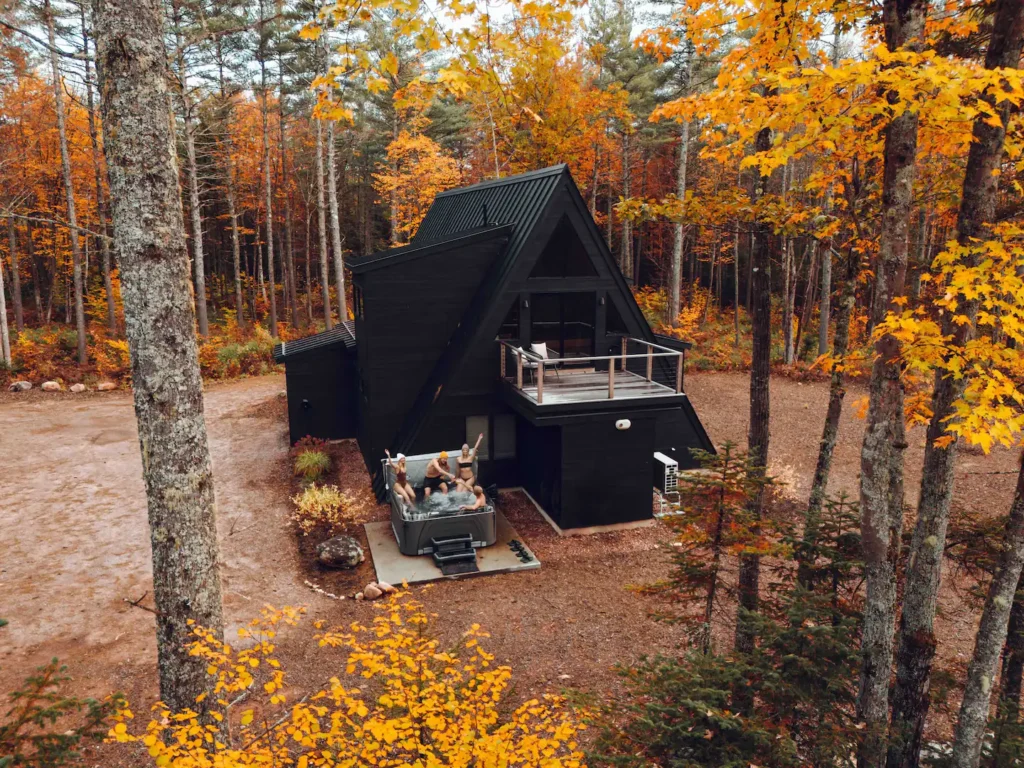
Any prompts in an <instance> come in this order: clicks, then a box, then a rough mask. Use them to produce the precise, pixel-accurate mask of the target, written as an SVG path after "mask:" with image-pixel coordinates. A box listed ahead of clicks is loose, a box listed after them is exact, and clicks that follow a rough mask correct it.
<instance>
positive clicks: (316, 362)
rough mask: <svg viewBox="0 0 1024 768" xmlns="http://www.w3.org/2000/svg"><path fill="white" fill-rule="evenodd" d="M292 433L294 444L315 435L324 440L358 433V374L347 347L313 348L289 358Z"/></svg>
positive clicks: (289, 398) (288, 386)
mask: <svg viewBox="0 0 1024 768" xmlns="http://www.w3.org/2000/svg"><path fill="white" fill-rule="evenodd" d="M285 382H286V386H287V389H288V436H289V441H290V442H291V443H292V444H294V443H295V442H296V441H297V440H300V439H301V438H303V437H305V436H306V435H312V436H313V437H319V438H321V439H323V440H336V439H340V438H346V437H355V436H356V435H357V433H358V422H359V403H358V386H359V384H358V374H357V372H356V366H355V360H354V357H353V355H351V354H348V353H346V352H345V350H344V348H341V347H333V348H326V349H316V350H310V351H309V352H308V353H305V354H301V355H295V356H290V357H288V359H287V360H286V362H285Z"/></svg>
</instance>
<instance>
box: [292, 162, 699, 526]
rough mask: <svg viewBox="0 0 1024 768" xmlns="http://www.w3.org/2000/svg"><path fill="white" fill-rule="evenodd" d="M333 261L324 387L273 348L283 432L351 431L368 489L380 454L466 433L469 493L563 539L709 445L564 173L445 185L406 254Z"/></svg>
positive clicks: (618, 518)
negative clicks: (472, 473)
mask: <svg viewBox="0 0 1024 768" xmlns="http://www.w3.org/2000/svg"><path fill="white" fill-rule="evenodd" d="M349 266H350V268H351V271H352V283H353V311H354V314H355V322H354V329H352V330H354V337H355V340H354V342H355V343H354V344H353V343H352V341H351V339H350V335H352V334H351V333H349V332H341V333H339V332H337V331H336V332H334V335H333V337H332V338H331V340H329V341H327V342H326V343H325V344H323V345H322V346H321V347H320V349H321V350H322V354H323V355H324V360H325V361H327V360H329V361H331V364H330V367H329V368H327V369H326V375H327V376H329V377H330V378H332V379H333V381H332V383H331V385H330V391H331V394H330V395H326V394H324V393H323V386H322V384H321V385H320V387H319V388H317V387H316V386H314V381H313V379H311V378H309V376H310V374H309V371H308V361H309V360H310V355H311V354H313V353H314V349H316V348H315V347H314V349H309V348H308V347H309V342H307V343H306V347H300V348H299V350H298V351H294V347H295V346H296V345H299V344H302V342H293V343H290V344H288V345H281V346H280V347H279V348H278V350H277V352H276V356H277V358H278V359H279V360H283V361H284V362H285V365H286V370H290V368H291V366H292V361H293V360H294V361H295V362H296V363H300V361H301V364H302V365H303V373H302V376H303V378H301V379H299V378H298V377H292V376H291V375H289V378H288V397H289V403H290V408H289V413H290V414H293V413H297V414H299V415H300V416H301V417H302V419H301V423H297V422H296V421H295V419H291V428H292V435H291V437H292V440H293V441H294V440H297V439H298V438H300V437H302V436H303V435H304V434H306V432H303V431H302V430H303V428H305V427H306V426H308V425H310V424H315V425H323V429H322V430H321V433H320V434H319V435H318V436H320V437H338V438H340V437H356V438H358V441H359V445H360V448H361V451H362V453H363V456H364V458H365V461H366V465H367V467H368V469H369V471H370V473H371V476H372V477H373V480H374V487H375V489H376V490H377V492H378V493H379V494H380V493H382V492H383V490H384V489H383V481H382V478H381V464H380V460H381V458H382V457H383V455H384V449H385V448H388V449H390V450H391V452H392V454H394V453H396V452H398V451H401V452H404V453H407V454H410V455H412V454H419V453H429V452H433V451H438V450H440V449H441V448H445V447H451V446H453V445H461V444H462V443H464V442H468V443H470V444H473V443H474V442H475V440H476V436H477V435H478V434H479V433H481V432H482V433H483V434H484V441H483V444H482V445H481V449H480V456H479V458H480V463H479V467H480V477H481V480H482V482H483V483H485V484H487V485H490V484H496V485H498V486H501V487H522V488H523V489H525V490H526V491H527V492H528V493H529V494H530V496H531V497H532V498H533V500H534V501H535V502H536V503H537V504H538V505H539V506H540V507H541V508H542V509H543V510H544V511H545V512H546V514H547V515H548V516H549V517H550V518H551V519H552V520H553V521H554V522H555V523H556V524H557V525H558V526H559V527H561V528H563V529H566V528H579V527H590V526H599V525H609V524H615V523H623V522H629V521H635V520H641V519H645V518H649V517H650V516H651V514H652V493H651V491H652V478H653V475H654V472H655V469H656V467H655V461H656V459H655V456H654V454H655V453H656V452H660V453H661V454H664V455H665V456H668V457H671V458H674V459H675V460H676V461H678V463H679V466H680V467H682V468H686V467H691V466H694V461H693V459H692V457H691V455H690V449H691V448H702V449H705V450H713V448H712V445H711V442H710V440H709V439H708V436H707V434H706V433H705V431H704V428H703V427H702V426H701V424H700V421H699V419H698V418H697V415H696V413H695V412H694V410H693V408H692V406H691V405H690V402H689V400H688V399H687V397H686V394H685V392H684V390H683V386H682V384H683V379H682V369H683V354H684V352H685V349H686V347H687V345H686V344H685V343H682V342H678V341H674V340H671V339H666V338H664V337H660V336H658V337H656V336H655V335H654V334H653V333H652V331H651V329H650V327H649V325H648V323H647V321H646V320H645V318H644V316H643V314H642V313H641V311H640V308H639V307H638V306H637V304H636V302H635V301H634V299H633V296H632V293H631V292H630V290H629V288H628V286H627V285H626V282H625V280H624V279H623V277H622V274H621V272H620V271H619V269H618V267H617V265H616V264H615V261H614V259H613V258H612V255H611V253H610V252H609V250H608V247H607V245H606V244H605V242H604V240H603V238H602V237H601V234H600V232H599V231H598V229H597V227H596V226H595V224H594V221H593V219H592V218H591V216H590V214H589V212H588V210H587V207H586V204H585V202H584V200H583V198H582V196H581V195H580V193H579V190H578V189H577V187H576V184H575V183H574V182H573V180H572V177H571V176H570V174H569V171H568V169H567V167H566V166H564V165H559V166H554V167H552V168H546V169H543V170H540V171H534V172H531V173H526V174H522V175H519V176H512V177H508V178H504V179H499V180H494V181H488V182H484V183H481V184H476V185H474V186H470V187H465V188H461V189H453V190H449V191H448V192H444V193H442V194H440V195H438V196H437V198H436V199H435V201H434V203H433V205H432V206H431V207H430V209H429V211H428V212H427V215H426V217H425V218H424V220H423V222H422V223H421V225H420V227H419V230H418V231H417V233H416V236H415V237H414V238H413V240H412V242H411V243H410V244H409V245H407V246H404V247H402V248H394V249H391V250H387V251H382V252H380V253H376V254H373V255H370V256H365V257H361V258H353V259H350V260H349ZM303 341H305V340H303ZM540 343H543V344H545V345H546V348H547V350H548V351H549V358H548V359H547V360H542V358H541V353H540V352H538V351H536V350H535V348H534V347H532V346H531V345H534V344H540ZM293 352H294V354H293ZM338 355H342V356H343V357H344V358H345V359H346V360H348V361H349V364H350V365H351V366H352V367H351V368H348V367H346V365H341V364H339V363H338V362H337V356H338ZM338 370H353V371H354V373H355V375H346V376H339V375H338V374H337V373H334V371H338ZM542 371H543V373H542ZM293 378H295V380H296V382H297V384H296V385H295V386H294V387H293V384H292V381H293ZM314 378H315V377H314ZM293 400H294V401H295V402H296V403H299V404H300V405H298V406H295V405H294V403H292V401H293ZM338 410H341V411H344V412H346V413H349V414H354V416H355V417H354V418H339V417H338V415H337V412H338ZM327 425H339V426H337V427H335V426H327ZM342 425H343V426H342ZM332 429H334V430H337V431H338V432H344V434H340V433H339V434H324V430H332Z"/></svg>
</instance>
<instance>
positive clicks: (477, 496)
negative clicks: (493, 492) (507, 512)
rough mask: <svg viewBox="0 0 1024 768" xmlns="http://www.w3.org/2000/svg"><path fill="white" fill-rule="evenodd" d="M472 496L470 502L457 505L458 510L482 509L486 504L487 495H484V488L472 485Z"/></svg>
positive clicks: (471, 510)
mask: <svg viewBox="0 0 1024 768" xmlns="http://www.w3.org/2000/svg"><path fill="white" fill-rule="evenodd" d="M473 497H474V498H473V503H472V504H463V505H462V506H461V507H459V510H460V511H462V512H473V511H474V510H477V509H483V508H484V507H486V506H487V497H486V496H484V489H483V488H481V487H480V486H479V485H474V486H473Z"/></svg>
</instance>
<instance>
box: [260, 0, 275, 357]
mask: <svg viewBox="0 0 1024 768" xmlns="http://www.w3.org/2000/svg"><path fill="white" fill-rule="evenodd" d="M259 9H260V19H263V18H265V16H264V13H263V0H260V5H259ZM259 34H260V50H259V59H260V86H261V88H262V90H263V101H262V107H263V109H262V112H263V199H264V203H265V204H266V206H267V222H266V227H267V286H268V287H269V289H270V335H271V336H273V337H274V338H277V291H276V289H275V284H274V283H275V277H274V191H273V188H272V186H271V173H272V171H271V168H270V130H269V127H268V118H269V115H268V112H269V106H268V100H269V98H270V93H269V90H270V87H269V86H268V85H267V58H266V52H265V50H264V42H265V37H264V34H263V22H262V21H260V28H259Z"/></svg>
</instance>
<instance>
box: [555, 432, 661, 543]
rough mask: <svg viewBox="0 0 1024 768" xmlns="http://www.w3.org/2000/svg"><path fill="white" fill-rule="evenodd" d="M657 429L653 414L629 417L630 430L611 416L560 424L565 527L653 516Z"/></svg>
mask: <svg viewBox="0 0 1024 768" xmlns="http://www.w3.org/2000/svg"><path fill="white" fill-rule="evenodd" d="M654 431H655V419H654V418H653V417H640V418H638V417H631V418H630V428H629V429H626V430H618V429H616V428H615V419H613V418H610V417H608V416H605V417H603V418H597V419H593V420H591V419H587V420H584V421H581V422H579V423H573V424H566V425H565V426H563V427H562V461H561V463H562V503H561V510H560V511H559V514H558V520H557V522H558V524H559V525H560V526H561V527H562V528H582V527H589V526H594V525H612V524H615V523H627V522H632V521H634V520H645V519H647V518H649V517H650V516H651V511H652V484H651V472H652V471H653V469H652V465H651V462H652V461H653V454H654Z"/></svg>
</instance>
